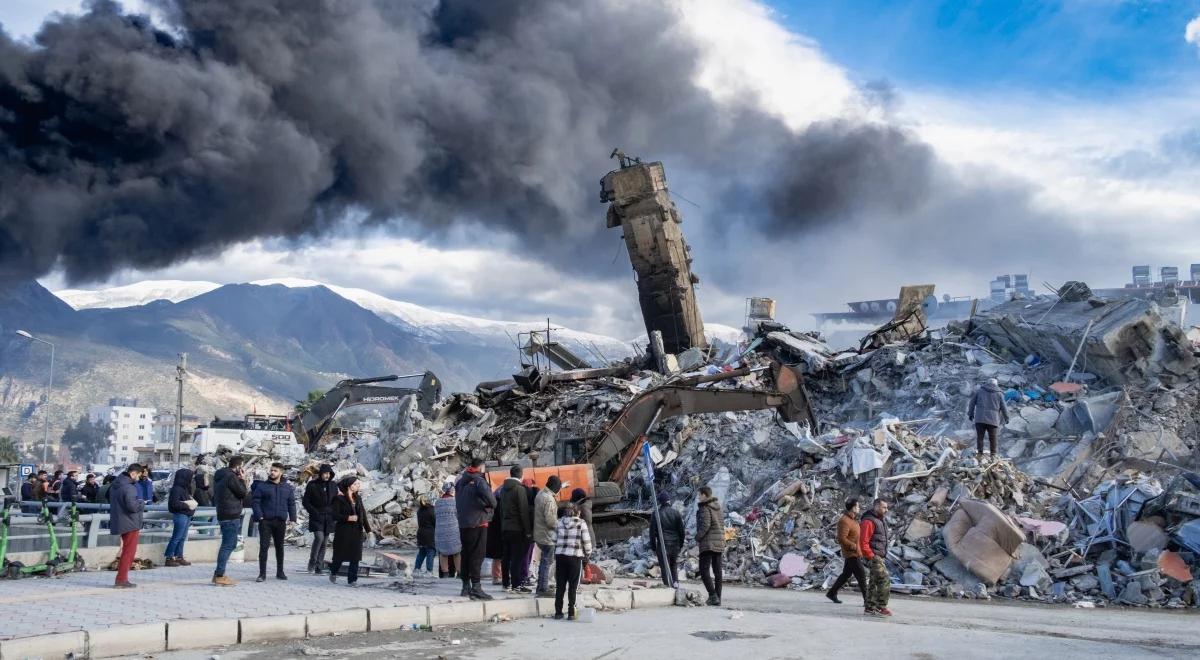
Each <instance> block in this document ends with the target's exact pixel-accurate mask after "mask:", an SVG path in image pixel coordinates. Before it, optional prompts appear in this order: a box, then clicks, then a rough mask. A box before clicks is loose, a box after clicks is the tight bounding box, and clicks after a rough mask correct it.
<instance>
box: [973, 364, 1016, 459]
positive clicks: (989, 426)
mask: <svg viewBox="0 0 1200 660" xmlns="http://www.w3.org/2000/svg"><path fill="white" fill-rule="evenodd" d="M967 416H968V417H970V418H971V421H973V422H975V448H976V450H977V453H978V454H979V456H980V458H982V457H983V436H984V434H987V436H988V442H989V446H990V448H991V450H992V457H993V458H995V456H996V438H997V437H998V436H999V434H1000V427H1001V426H1003V425H1004V424H1007V423H1008V406H1007V405H1005V403H1004V393H1003V392H1001V391H1000V384H999V383H998V382H996V379H995V378H991V379H988V381H987V382H985V383H983V384H982V385H980V386H979V389H977V390H975V394H974V395H973V396H972V397H971V403H970V405H969V406H967Z"/></svg>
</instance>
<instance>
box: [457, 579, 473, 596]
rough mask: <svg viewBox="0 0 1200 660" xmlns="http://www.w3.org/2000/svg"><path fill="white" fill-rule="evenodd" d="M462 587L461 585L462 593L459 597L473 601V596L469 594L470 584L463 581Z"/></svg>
mask: <svg viewBox="0 0 1200 660" xmlns="http://www.w3.org/2000/svg"><path fill="white" fill-rule="evenodd" d="M462 585H463V588H462V593H461V594H459V595H460V596H462V597H463V598H470V599H471V600H475V594H473V593H471V583H470V582H467V581H466V580H463V583H462Z"/></svg>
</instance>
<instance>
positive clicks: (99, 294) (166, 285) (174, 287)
mask: <svg viewBox="0 0 1200 660" xmlns="http://www.w3.org/2000/svg"><path fill="white" fill-rule="evenodd" d="M220 286H221V285H220V284H217V283H216V282H193V281H186V280H147V281H145V282H135V283H134V284H127V285H125V286H117V287H112V288H108V289H96V290H88V289H62V290H60V291H55V292H54V295H56V296H58V297H59V299H61V300H62V301H63V302H65V303H67V304H68V305H70V306H71V307H74V308H75V309H93V308H104V309H114V308H118V307H137V306H138V305H145V304H147V303H151V302H154V301H155V300H169V301H171V302H181V301H184V300H187V299H189V298H195V297H196V296H199V295H203V294H205V293H208V292H209V291H212V290H213V289H217V288H220Z"/></svg>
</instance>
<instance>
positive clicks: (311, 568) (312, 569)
mask: <svg viewBox="0 0 1200 660" xmlns="http://www.w3.org/2000/svg"><path fill="white" fill-rule="evenodd" d="M304 570H306V571H308V572H309V573H316V572H317V563H316V562H315V561H313V560H311V559H309V560H308V568H306V569H304ZM318 575H319V573H318Z"/></svg>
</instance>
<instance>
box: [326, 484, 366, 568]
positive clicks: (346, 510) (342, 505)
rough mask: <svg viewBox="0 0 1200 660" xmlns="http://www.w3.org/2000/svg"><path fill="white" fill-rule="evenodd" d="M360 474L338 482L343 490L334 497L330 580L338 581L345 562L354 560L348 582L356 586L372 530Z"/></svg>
mask: <svg viewBox="0 0 1200 660" xmlns="http://www.w3.org/2000/svg"><path fill="white" fill-rule="evenodd" d="M359 488H360V484H359V483H358V477H346V478H345V479H342V480H341V481H340V482H338V489H339V490H340V491H341V492H340V493H338V496H337V497H336V498H334V500H333V517H334V520H335V521H336V526H335V527H334V531H333V562H332V564H331V565H330V567H329V568H330V570H329V581H330V582H337V576H338V572H339V571H340V570H341V569H342V562H350V570H349V571H348V572H347V579H346V583H347V584H349V585H350V586H352V587H353V586H355V584H357V582H358V562H360V561H362V546H363V539H364V538H366V534H368V533H370V531H371V525H370V523H368V522H367V511H366V509H364V508H363V503H362V498H360V497H359V496H358V489H359Z"/></svg>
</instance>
